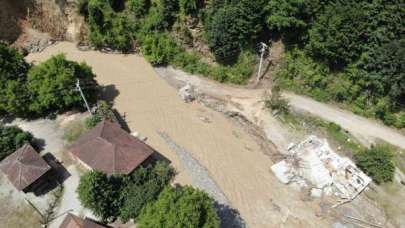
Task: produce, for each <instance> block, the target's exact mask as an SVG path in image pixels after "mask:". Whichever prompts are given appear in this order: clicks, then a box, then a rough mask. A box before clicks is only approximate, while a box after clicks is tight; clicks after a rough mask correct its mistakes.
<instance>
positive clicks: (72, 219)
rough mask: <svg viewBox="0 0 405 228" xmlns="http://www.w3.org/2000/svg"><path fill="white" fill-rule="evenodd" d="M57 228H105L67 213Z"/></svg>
mask: <svg viewBox="0 0 405 228" xmlns="http://www.w3.org/2000/svg"><path fill="white" fill-rule="evenodd" d="M59 228H105V226H102V225H99V224H97V223H95V222H93V221H91V220H90V219H88V218H86V219H82V218H80V217H78V216H76V215H74V214H71V213H68V214H67V215H66V217H65V219H64V220H63V222H62V224H61V225H60V226H59Z"/></svg>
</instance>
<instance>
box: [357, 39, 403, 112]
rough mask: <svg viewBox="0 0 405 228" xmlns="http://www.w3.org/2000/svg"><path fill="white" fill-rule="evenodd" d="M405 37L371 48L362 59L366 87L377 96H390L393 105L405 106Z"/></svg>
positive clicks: (397, 106) (396, 106) (395, 106)
mask: <svg viewBox="0 0 405 228" xmlns="http://www.w3.org/2000/svg"><path fill="white" fill-rule="evenodd" d="M404 59H405V39H402V40H393V41H391V42H389V43H386V44H383V45H382V46H381V47H378V48H375V49H373V50H371V51H370V52H369V53H368V54H367V55H366V56H365V57H364V60H363V61H362V64H361V66H360V67H361V68H363V69H364V70H365V71H366V72H367V73H366V74H364V75H363V76H364V80H366V81H367V82H368V83H367V87H366V89H368V90H370V91H371V92H372V93H373V95H374V96H376V97H385V96H388V97H389V98H390V103H391V106H392V107H394V108H399V109H401V108H403V107H404V106H405V64H404V63H403V61H404Z"/></svg>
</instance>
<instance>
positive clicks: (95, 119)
mask: <svg viewBox="0 0 405 228" xmlns="http://www.w3.org/2000/svg"><path fill="white" fill-rule="evenodd" d="M102 120H103V118H102V117H101V116H99V115H97V114H93V115H91V116H89V117H87V118H86V120H85V121H84V125H85V126H86V129H92V128H93V127H95V126H97V124H98V123H100V122H101V121H102ZM69 138H72V137H69Z"/></svg>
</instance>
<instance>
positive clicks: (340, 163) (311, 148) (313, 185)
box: [271, 136, 371, 202]
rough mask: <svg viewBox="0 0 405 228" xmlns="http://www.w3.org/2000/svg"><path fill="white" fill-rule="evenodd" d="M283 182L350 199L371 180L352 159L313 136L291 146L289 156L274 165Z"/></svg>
mask: <svg viewBox="0 0 405 228" xmlns="http://www.w3.org/2000/svg"><path fill="white" fill-rule="evenodd" d="M271 170H272V171H273V172H274V174H275V175H276V177H277V178H278V179H279V180H280V181H281V182H282V183H284V184H289V185H293V186H295V187H297V188H299V189H304V188H306V189H308V188H309V189H310V190H311V195H312V196H313V197H320V196H322V195H323V194H325V195H332V194H334V195H336V196H338V197H340V198H341V199H343V200H344V202H346V201H350V200H352V199H354V198H355V197H356V196H357V195H358V194H360V193H361V192H362V191H363V190H364V189H365V188H366V187H367V186H368V184H369V183H370V182H371V178H370V177H368V176H367V175H366V174H364V173H363V172H362V171H361V170H360V169H358V168H357V167H356V165H355V164H354V163H353V162H352V161H351V160H350V159H349V158H345V157H341V156H339V155H338V154H336V153H335V152H334V151H333V150H332V149H331V148H330V146H329V144H328V142H327V141H326V140H321V139H319V138H317V137H316V136H310V137H309V138H308V139H307V140H305V141H303V142H301V143H299V144H297V145H293V146H291V147H290V148H289V149H288V155H287V158H286V159H284V160H282V161H280V162H278V163H276V164H275V165H273V166H272V167H271Z"/></svg>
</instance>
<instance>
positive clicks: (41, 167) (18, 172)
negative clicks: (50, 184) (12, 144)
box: [0, 144, 51, 192]
mask: <svg viewBox="0 0 405 228" xmlns="http://www.w3.org/2000/svg"><path fill="white" fill-rule="evenodd" d="M0 170H1V171H2V172H3V173H4V174H5V175H6V176H7V178H8V179H9V181H10V182H11V183H12V184H13V185H14V186H15V188H16V189H18V190H19V191H23V192H29V191H30V190H32V189H35V188H36V187H37V186H39V185H41V184H42V183H43V182H45V181H46V179H45V178H42V177H43V176H45V174H46V173H47V172H48V171H49V170H51V167H50V166H49V165H48V164H47V163H46V161H45V160H44V159H42V157H41V156H40V155H39V154H38V152H37V151H36V150H35V149H34V148H33V147H32V146H31V145H30V144H25V145H24V146H22V147H21V148H19V149H18V150H16V151H15V152H14V153H12V154H10V155H9V156H7V157H6V158H5V159H4V160H3V161H2V162H1V163H0Z"/></svg>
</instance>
